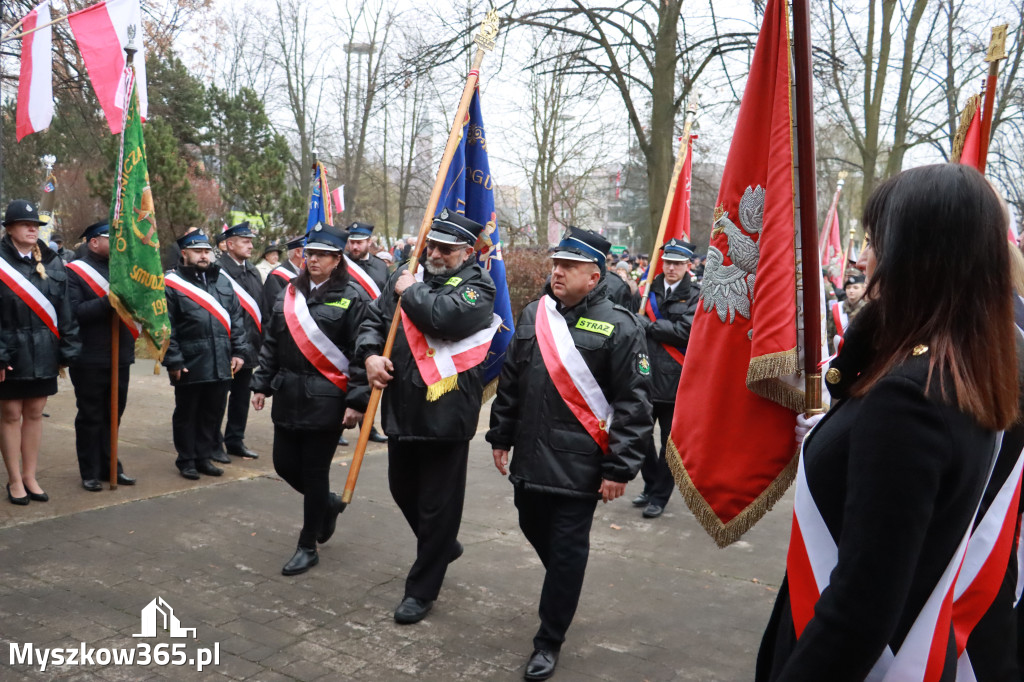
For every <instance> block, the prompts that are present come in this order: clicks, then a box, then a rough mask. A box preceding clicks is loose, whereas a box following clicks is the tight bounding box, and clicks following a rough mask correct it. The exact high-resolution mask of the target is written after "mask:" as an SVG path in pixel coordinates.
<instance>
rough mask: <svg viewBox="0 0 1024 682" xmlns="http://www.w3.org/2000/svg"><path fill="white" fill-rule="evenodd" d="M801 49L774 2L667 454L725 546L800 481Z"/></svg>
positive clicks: (745, 104) (718, 218) (732, 155)
mask: <svg viewBox="0 0 1024 682" xmlns="http://www.w3.org/2000/svg"><path fill="white" fill-rule="evenodd" d="M789 50H790V41H789V17H788V13H787V3H786V2H785V0H769V2H768V3H767V6H766V8H765V13H764V22H763V24H762V26H761V32H760V36H759V37H758V40H757V47H756V48H755V50H754V56H753V61H752V63H751V68H750V74H749V76H748V78H747V85H746V90H745V92H744V94H743V101H742V103H741V104H740V111H739V117H738V120H737V123H736V130H735V133H734V134H733V137H732V143H731V146H730V149H729V156H728V157H727V160H726V164H725V171H724V174H723V177H722V184H721V189H720V190H719V194H718V201H717V206H716V208H715V214H714V215H715V223H714V228H713V229H712V231H711V243H710V245H709V247H708V256H707V264H706V266H705V271H704V282H703V287H702V291H701V305H700V306H698V309H697V313H696V315H695V317H694V321H693V328H692V331H691V333H690V342H689V345H688V348H687V354H686V358H687V361H686V363H684V365H683V373H682V377H681V379H680V381H679V389H678V392H677V394H676V414H675V418H674V419H673V428H672V433H671V438H670V441H669V448H668V452H667V453H666V459H667V460H668V462H669V466H670V468H671V469H672V472H673V474H674V475H675V478H676V482H677V484H678V485H679V488H680V490H681V491H682V493H683V497H684V499H685V500H686V503H687V504H688V505H689V507H690V509H691V510H692V511H693V513H694V516H695V517H696V518H697V520H698V521H699V522H700V523H701V524H702V525H703V526H704V529H705V530H706V531H707V532H708V533H709V534H710V535H711V536H712V538H714V540H715V542H717V543H718V544H719V545H720V546H725V545H728V544H730V543H732V542H734V541H736V540H737V539H739V538H740V536H742V535H743V533H745V532H746V531H747V530H748V529H749V528H750V527H752V526H753V525H754V524H755V523H756V522H757V521H758V520H759V519H760V518H761V517H762V516H764V514H765V513H766V512H767V511H768V509H770V508H771V506H772V504H773V503H775V502H776V501H777V500H778V499H779V498H780V497H781V496H782V494H783V493H784V492H785V491H786V488H787V487H788V486H789V484H790V483H791V482H792V480H793V477H794V475H795V473H796V454H797V453H796V447H795V446H794V443H793V428H794V427H795V425H796V414H797V411H800V410H802V409H803V405H804V395H803V378H802V377H798V371H799V370H800V368H801V367H802V364H803V361H802V358H801V352H800V349H799V348H798V338H799V337H798V334H799V333H800V332H799V331H798V327H799V325H800V318H799V316H798V315H797V300H798V299H797V293H798V290H797V272H798V269H797V268H798V253H797V251H796V247H795V245H796V244H799V243H800V237H799V233H798V224H797V221H796V217H795V209H796V187H795V181H794V175H795V173H794V157H795V150H794V139H795V137H796V135H795V133H796V128H795V122H794V119H793V114H792V110H793V103H792V102H791V97H792V95H793V84H792V80H791V73H792V67H791V62H790V51H789ZM810 229H816V227H814V226H812V227H810ZM809 256H810V257H811V258H816V256H817V254H809ZM755 279H756V290H755ZM822 312H823V311H822ZM708 377H712V379H711V380H708Z"/></svg>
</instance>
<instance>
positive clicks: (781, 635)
mask: <svg viewBox="0 0 1024 682" xmlns="http://www.w3.org/2000/svg"><path fill="white" fill-rule="evenodd" d="M863 223H864V226H865V228H866V231H867V237H868V240H869V246H868V247H865V249H864V253H863V254H862V258H861V262H860V264H862V265H863V267H864V270H865V272H866V273H867V279H868V293H867V299H868V303H867V305H866V306H865V308H864V309H863V311H862V312H861V313H860V315H859V316H858V317H857V319H856V320H855V321H854V322H853V323H852V324H851V325H850V329H849V330H848V333H847V335H846V337H845V339H844V343H843V347H842V350H841V351H840V353H839V356H838V357H837V358H836V359H835V361H834V362H833V363H832V367H831V368H830V369H829V370H828V372H827V374H826V381H827V382H828V384H829V390H830V392H831V393H832V397H833V400H835V401H837V402H835V403H833V408H832V409H831V410H829V412H828V413H827V414H826V415H825V416H824V418H823V419H822V420H821V421H820V422H819V423H818V424H817V425H816V426H815V427H814V429H813V430H812V431H811V432H810V433H809V434H808V435H807V436H806V438H805V439H804V441H803V451H802V453H801V455H800V460H799V466H798V468H797V472H796V495H795V502H794V521H793V533H792V536H791V538H790V545H789V552H788V557H787V562H786V579H785V580H784V581H783V584H782V587H781V588H780V590H779V596H778V598H777V600H776V602H775V609H774V612H773V613H772V617H771V621H770V623H769V625H768V629H767V631H766V632H765V635H764V639H763V640H762V642H761V650H760V653H759V655H758V661H757V675H756V679H757V680H760V681H768V680H771V681H773V682H775V681H779V680H830V681H840V680H864V679H866V678H868V677H869V675H870V678H871V679H886V680H911V679H913V680H920V679H927V680H954V679H963V678H962V677H961V676H959V675H958V671H957V670H958V663H957V659H958V655H959V653H960V652H959V650H958V640H960V638H961V635H962V634H964V628H963V626H964V625H965V623H966V621H964V620H963V619H962V614H963V611H964V609H961V608H960V607H961V606H963V605H962V604H956V605H954V602H955V601H956V600H957V599H958V598H959V596H960V594H961V588H962V587H963V584H962V583H961V582H960V581H961V578H963V577H964V574H966V573H967V572H968V571H967V570H966V567H967V565H968V562H965V561H964V557H965V552H966V551H967V549H968V548H969V546H970V545H969V543H968V542H967V539H968V533H969V532H971V529H972V524H973V521H974V519H975V517H976V513H977V511H978V508H979V502H980V501H981V499H982V493H983V491H984V490H985V487H986V483H987V481H988V479H989V476H990V472H991V471H992V463H993V461H994V455H995V451H996V449H997V448H998V447H999V446H998V443H999V432H1000V431H1002V430H1004V429H1006V428H1008V427H1009V426H1010V425H1011V424H1013V423H1014V422H1015V421H1016V419H1017V416H1018V402H1017V399H1018V378H1017V373H1016V372H1015V371H1014V369H1015V368H1016V367H1017V359H1016V353H1015V329H1014V321H1013V302H1012V285H1011V278H1010V263H1009V255H1008V253H1007V248H1006V228H1007V223H1006V219H1005V217H1004V215H1003V213H1002V210H1001V207H1000V204H999V200H998V198H997V197H996V194H995V192H994V191H993V190H992V188H991V187H990V186H989V185H988V184H987V183H986V181H985V179H984V178H983V177H982V175H981V174H980V173H978V172H977V171H976V170H974V169H973V168H970V167H968V166H963V165H959V164H942V165H938V166H925V167H922V168H915V169H912V170H908V171H905V172H903V173H901V174H899V175H897V176H895V177H892V178H890V179H889V180H887V181H885V182H883V183H882V184H880V185H879V186H878V187H877V188H876V189H875V191H874V192H873V193H872V195H871V197H870V198H869V199H868V201H867V205H866V207H865V209H864V220H863ZM965 259H966V261H967V262H966V263H965V262H964V260H965ZM965 266H966V267H965ZM925 283H927V285H925ZM1011 528H1012V527H1011ZM1011 534H1012V533H1011ZM971 542H972V543H973V542H974V538H973V537H972V538H971ZM962 566H963V567H964V574H960V569H961V567H962ZM958 574H960V575H958ZM971 608H973V607H971V606H967V607H966V610H967V611H969V610H971ZM969 630H970V628H969V627H967V630H966V631H967V632H969ZM954 631H955V636H954ZM1007 653H1009V652H1007ZM961 662H962V661H961ZM971 677H972V678H973V677H974V676H973V675H972V676H971ZM1000 679H1005V678H1000Z"/></svg>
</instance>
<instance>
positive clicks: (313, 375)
mask: <svg viewBox="0 0 1024 682" xmlns="http://www.w3.org/2000/svg"><path fill="white" fill-rule="evenodd" d="M304 293H305V294H306V305H307V306H308V307H309V314H310V316H311V317H312V318H313V321H314V322H316V326H317V327H319V328H320V329H321V331H323V333H324V334H326V335H327V338H329V339H330V340H331V341H332V342H333V343H334V345H336V346H337V347H338V348H340V349H341V351H342V352H343V353H344V354H345V357H347V358H348V359H349V362H350V363H351V364H350V365H349V371H348V375H349V384H348V392H347V395H346V392H345V391H342V390H341V389H340V388H338V387H337V386H335V385H334V384H333V383H331V381H330V380H329V379H327V378H325V377H324V375H323V374H321V373H320V371H319V370H318V369H317V368H316V367H314V366H313V364H312V363H311V362H310V361H309V360H307V359H306V357H305V356H304V355H303V354H302V351H300V350H299V347H298V346H297V345H296V344H295V339H294V337H293V336H292V335H291V332H290V331H289V330H288V325H287V323H286V322H285V319H284V296H280V297H278V299H277V302H276V303H275V304H274V308H273V310H272V311H271V313H270V316H269V317H268V319H267V320H266V322H265V323H264V326H263V329H264V336H263V347H262V348H261V349H260V364H259V369H257V370H256V373H255V374H253V377H252V391H253V393H262V394H264V395H267V396H274V401H273V407H272V409H271V412H270V416H271V418H272V419H273V420H274V423H275V424H277V425H278V426H283V427H286V428H289V429H299V430H333V429H340V428H341V420H342V418H343V417H344V416H345V408H346V407H353V408H355V409H356V410H358V411H360V412H363V411H365V410H366V402H367V399H368V398H369V388H368V387H367V385H366V374H365V371H364V370H363V369H362V367H360V366H359V365H358V364H357V363H356V362H354V361H353V360H352V359H353V357H354V356H355V345H356V333H357V331H358V330H359V325H360V324H361V323H362V322H363V320H364V319H366V311H367V309H368V307H369V305H370V300H369V298H368V297H367V296H366V294H365V293H364V292H363V290H362V287H360V286H359V285H358V284H356V283H354V282H352V281H347V282H342V283H340V284H331V283H330V282H325V283H324V284H323V285H322V286H320V287H318V288H317V289H315V290H314V291H313V294H312V295H309V292H308V291H307V292H304Z"/></svg>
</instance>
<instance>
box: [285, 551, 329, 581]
mask: <svg viewBox="0 0 1024 682" xmlns="http://www.w3.org/2000/svg"><path fill="white" fill-rule="evenodd" d="M318 563H320V555H319V554H317V553H316V550H315V549H306V548H305V547H302V546H299V547H296V548H295V554H293V555H292V558H291V559H289V560H288V563H286V564H285V565H284V568H282V569H281V575H298V574H300V573H305V572H306V571H308V570H309V569H311V568H313V567H314V566H316V565H317V564H318Z"/></svg>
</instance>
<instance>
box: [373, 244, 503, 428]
mask: <svg viewBox="0 0 1024 682" xmlns="http://www.w3.org/2000/svg"><path fill="white" fill-rule="evenodd" d="M407 267H408V264H407V263H404V264H402V265H401V266H400V267H399V268H398V270H396V271H395V272H394V273H393V274H392V275H391V277H390V278H389V279H388V281H387V283H386V284H385V286H384V287H383V288H382V289H381V295H380V297H379V298H378V299H377V300H376V301H374V302H373V305H372V306H370V313H369V315H368V316H367V319H366V322H364V323H363V326H362V327H361V328H360V329H359V342H358V344H357V350H356V355H357V357H358V358H359V359H360V361H362V360H365V358H366V357H367V356H369V355H379V354H380V353H381V352H382V350H383V348H384V341H385V339H386V338H387V334H388V328H389V327H390V325H391V319H392V316H393V315H394V312H395V305H396V296H395V282H396V281H397V280H398V277H399V275H400V274H401V273H402V272H404V271H405V270H406V269H407ZM494 294H495V288H494V282H493V281H492V280H491V276H490V275H488V274H487V271H486V270H484V269H483V268H482V267H480V266H479V265H477V263H476V260H475V259H471V260H469V261H467V262H466V264H465V266H464V267H463V268H462V269H461V270H460V271H459V272H457V273H455V274H454V275H452V276H450V277H448V276H444V277H442V276H436V277H435V276H433V275H431V274H429V273H427V272H424V274H423V282H422V283H416V284H413V285H412V286H410V287H409V288H408V289H406V291H405V294H404V295H403V296H402V310H404V311H405V313H406V314H407V315H408V316H409V318H410V319H411V320H412V322H413V324H415V325H416V327H417V328H418V329H419V330H420V331H421V332H423V333H424V334H428V335H430V336H434V337H437V338H441V339H447V340H450V341H458V340H460V339H464V338H466V337H467V336H470V335H472V334H475V333H476V332H478V331H481V330H483V329H486V328H487V327H489V326H490V324H491V322H492V320H493V315H494ZM391 361H392V362H393V363H394V365H395V372H394V377H395V378H394V379H393V380H392V381H391V383H390V384H389V385H388V387H387V388H386V389H385V390H384V395H383V397H382V409H381V424H382V426H383V427H384V432H385V433H387V434H388V437H389V438H397V439H399V440H469V439H471V438H472V437H473V435H474V434H475V433H476V425H477V421H478V420H479V418H480V401H481V398H482V397H483V369H482V368H483V365H482V364H480V365H477V366H476V367H473V368H472V369H469V370H467V371H465V372H461V373H460V374H459V375H458V390H454V391H449V392H448V393H446V394H444V395H442V396H441V397H440V398H439V399H438V400H435V401H430V402H428V401H427V385H426V383H425V382H424V381H423V377H422V376H420V371H419V369H418V368H417V367H416V361H415V360H414V359H413V357H412V353H411V351H410V350H409V342H408V341H407V340H406V338H405V331H404V329H403V328H402V326H401V325H399V327H398V336H397V337H396V338H395V347H394V351H393V352H392V354H391Z"/></svg>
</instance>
